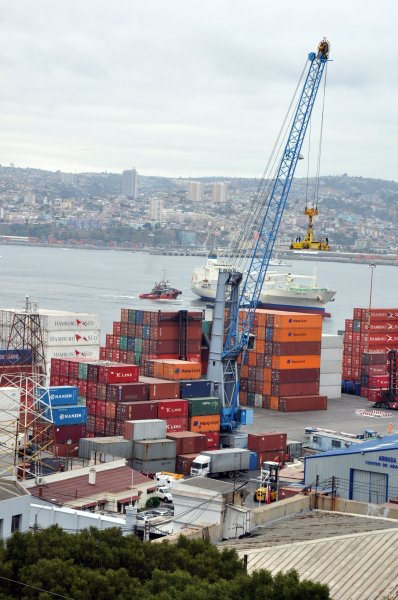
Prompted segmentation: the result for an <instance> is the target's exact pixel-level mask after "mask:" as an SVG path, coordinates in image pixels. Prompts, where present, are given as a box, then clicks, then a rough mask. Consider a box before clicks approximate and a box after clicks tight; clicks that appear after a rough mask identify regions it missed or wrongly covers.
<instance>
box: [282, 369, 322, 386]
mask: <svg viewBox="0 0 398 600" xmlns="http://www.w3.org/2000/svg"><path fill="white" fill-rule="evenodd" d="M319 377H320V369H272V371H271V381H276V382H278V381H279V382H281V383H293V382H297V383H298V382H301V381H319Z"/></svg>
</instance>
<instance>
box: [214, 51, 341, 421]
mask: <svg viewBox="0 0 398 600" xmlns="http://www.w3.org/2000/svg"><path fill="white" fill-rule="evenodd" d="M328 59H329V42H327V40H326V39H324V40H323V41H322V42H321V43H320V44H319V46H318V50H317V52H311V53H310V54H309V55H308V60H309V66H308V70H307V75H306V77H305V82H304V85H303V88H302V91H301V94H300V98H299V101H298V104H297V108H296V111H295V113H294V118H293V121H292V125H291V128H290V132H289V135H288V138H287V142H286V145H285V147H284V150H283V152H282V156H281V159H280V162H279V166H278V168H277V171H276V175H275V178H274V180H273V185H272V188H271V192H270V194H269V196H268V197H264V207H265V213H264V216H263V218H262V222H261V225H260V227H259V232H258V236H257V239H256V242H255V245H254V249H253V252H252V255H251V259H250V261H249V267H248V269H247V271H246V272H245V278H244V281H243V285H242V286H241V290H240V291H239V285H240V284H241V281H242V279H243V275H242V273H239V272H237V271H236V270H234V269H233V268H232V267H231V269H229V270H220V272H219V278H218V284H217V292H216V300H215V306H214V312H213V330H212V338H211V343H210V352H209V365H208V372H207V377H208V379H209V380H211V381H213V382H214V383H215V392H217V394H218V396H219V397H220V399H221V406H222V412H221V429H222V430H224V431H233V430H235V429H238V428H239V410H238V408H239V374H238V358H239V356H240V355H241V354H242V353H244V352H245V351H246V350H247V349H250V347H251V345H252V343H253V336H252V335H251V333H250V331H251V328H252V325H253V320H254V316H255V313H256V309H257V305H258V301H259V298H260V293H261V290H262V287H263V284H264V279H265V276H266V273H267V269H268V264H269V261H270V258H271V255H272V251H273V248H274V244H275V240H276V237H277V234H278V230H279V225H280V222H281V219H282V215H283V211H284V209H285V206H286V201H287V198H288V195H289V191H290V187H291V183H292V180H293V176H294V173H295V169H296V166H297V161H298V160H299V158H300V157H301V156H300V151H301V148H302V145H303V141H304V137H305V133H306V130H307V126H308V123H309V120H310V117H311V113H312V109H313V106H314V102H315V98H316V96H317V92H318V89H319V85H320V82H321V79H322V75H323V72H324V69H325V66H326V63H327V61H328ZM242 309H245V312H244V315H243V317H242V316H241V317H240V312H241V310H242Z"/></svg>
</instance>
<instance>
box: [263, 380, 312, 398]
mask: <svg viewBox="0 0 398 600" xmlns="http://www.w3.org/2000/svg"><path fill="white" fill-rule="evenodd" d="M318 393H319V381H303V382H300V383H273V384H272V388H271V395H272V396H309V395H311V394H318Z"/></svg>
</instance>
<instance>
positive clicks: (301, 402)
mask: <svg viewBox="0 0 398 600" xmlns="http://www.w3.org/2000/svg"><path fill="white" fill-rule="evenodd" d="M327 407H328V399H327V396H317V395H314V396H287V397H282V398H280V399H279V410H280V411H281V412H301V411H307V410H327Z"/></svg>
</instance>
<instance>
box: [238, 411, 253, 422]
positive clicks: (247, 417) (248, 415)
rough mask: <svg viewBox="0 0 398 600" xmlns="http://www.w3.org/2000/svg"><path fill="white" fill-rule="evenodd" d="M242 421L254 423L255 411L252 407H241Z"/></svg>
mask: <svg viewBox="0 0 398 600" xmlns="http://www.w3.org/2000/svg"><path fill="white" fill-rule="evenodd" d="M240 422H241V425H253V423H254V411H253V409H252V408H241V409H240Z"/></svg>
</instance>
